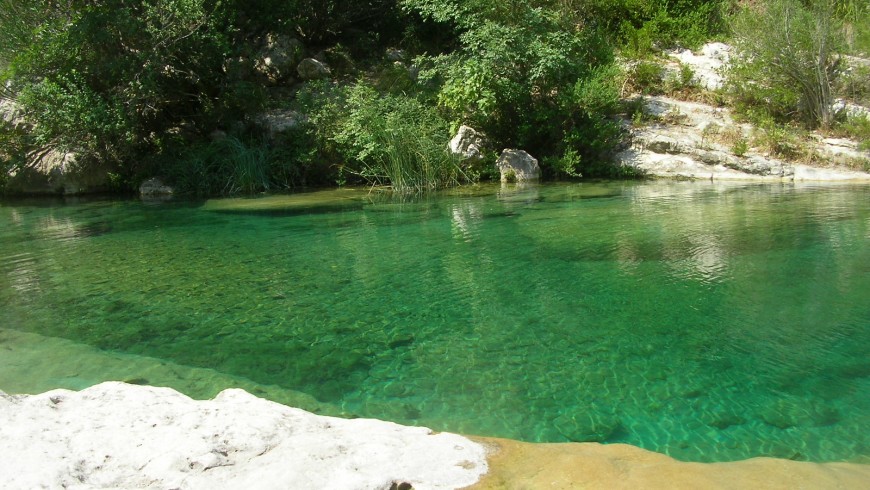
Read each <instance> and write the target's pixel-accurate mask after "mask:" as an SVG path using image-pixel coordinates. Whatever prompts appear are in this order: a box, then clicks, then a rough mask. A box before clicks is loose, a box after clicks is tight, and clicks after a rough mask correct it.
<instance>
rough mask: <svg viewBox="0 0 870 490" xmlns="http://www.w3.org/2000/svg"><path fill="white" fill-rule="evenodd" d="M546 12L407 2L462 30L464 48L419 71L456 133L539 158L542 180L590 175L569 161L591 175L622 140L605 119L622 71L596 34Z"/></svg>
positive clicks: (532, 6)
mask: <svg viewBox="0 0 870 490" xmlns="http://www.w3.org/2000/svg"><path fill="white" fill-rule="evenodd" d="M544 3H545V2H531V3H526V2H518V1H514V2H507V3H503V4H502V3H496V2H486V1H481V0H478V1H475V2H459V1H455V0H433V1H428V0H427V1H422V0H406V1H405V2H404V4H405V5H406V6H407V7H411V8H415V9H417V10H418V11H419V12H420V13H421V14H423V15H424V16H428V18H430V19H432V20H435V21H439V22H444V23H448V24H452V25H454V26H458V29H459V30H460V31H461V34H460V35H459V49H457V50H456V51H454V52H452V53H449V54H444V55H440V56H436V57H432V58H429V59H428V60H425V61H428V66H427V67H426V69H424V70H423V71H422V72H421V78H422V80H423V82H424V83H434V84H436V85H437V86H438V87H439V88H438V90H439V91H438V103H439V105H440V106H441V107H443V108H445V109H446V110H447V111H448V113H449V114H450V116H451V117H452V119H453V122H454V124H457V125H458V124H460V123H465V124H468V125H470V126H472V127H474V128H475V129H478V130H482V131H483V132H485V133H486V134H487V135H488V136H489V137H490V139H491V141H492V142H493V144H494V145H496V146H497V147H500V148H505V147H514V148H517V147H518V148H523V149H525V150H527V151H529V152H530V153H532V154H534V155H537V156H539V157H541V161H542V162H543V163H544V171H545V172H549V173H552V174H559V173H561V174H565V173H568V174H571V173H580V172H581V171H582V173H587V172H586V171H585V170H584V169H582V168H574V169H573V170H570V171H566V170H569V169H568V166H569V165H567V164H565V162H572V165H575V166H580V162H583V166H585V165H586V164H587V162H590V163H591V162H596V161H599V160H601V159H602V158H605V157H606V156H607V155H608V154H610V153H611V152H612V151H613V149H614V148H615V147H616V144H615V143H616V142H617V141H615V140H618V139H619V138H614V135H621V133H620V131H619V128H618V125H617V124H615V122H614V121H612V120H610V119H609V118H608V116H610V115H611V114H613V113H615V112H616V110H617V109H618V103H617V102H618V97H619V87H618V86H617V80H618V70H617V69H616V68H615V67H614V65H613V53H612V51H611V49H610V47H609V46H608V45H607V43H606V41H605V39H604V38H603V37H602V36H601V34H600V32H599V31H598V30H597V29H595V28H593V27H590V26H588V25H584V24H578V23H571V22H570V17H566V16H563V15H561V14H562V13H563V12H564V9H563V10H559V9H554V8H551V7H547V6H538V5H539V4H544ZM571 155H576V157H574V156H571ZM554 156H555V158H554ZM557 162H558V163H557ZM548 164H554V165H556V167H549V166H548Z"/></svg>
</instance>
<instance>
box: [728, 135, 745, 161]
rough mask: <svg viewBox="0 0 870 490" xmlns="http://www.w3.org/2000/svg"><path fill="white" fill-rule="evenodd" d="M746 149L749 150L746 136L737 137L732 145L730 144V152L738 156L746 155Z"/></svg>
mask: <svg viewBox="0 0 870 490" xmlns="http://www.w3.org/2000/svg"><path fill="white" fill-rule="evenodd" d="M747 151H749V142H748V141H746V138H739V139H738V140H737V141H735V142H734V145H732V146H731V153H733V154H734V155H735V156H738V157H742V156H743V155H746V152H747Z"/></svg>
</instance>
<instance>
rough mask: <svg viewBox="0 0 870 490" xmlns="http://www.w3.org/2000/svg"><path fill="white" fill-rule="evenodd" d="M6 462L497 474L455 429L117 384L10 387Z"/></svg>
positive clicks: (77, 474)
mask: <svg viewBox="0 0 870 490" xmlns="http://www.w3.org/2000/svg"><path fill="white" fill-rule="evenodd" d="M0 461H2V464H0V478H2V480H0V481H2V483H0V486H2V487H3V488H5V489H32V488H76V489H86V488H165V489H170V488H171V489H200V488H201V489H217V488H249V489H253V488H257V489H270V488H276V489H277V488H281V489H289V488H335V489H358V488H359V489H389V488H390V487H391V486H392V485H394V484H401V483H403V482H407V483H409V484H411V485H413V487H414V488H415V489H441V488H459V487H464V486H468V485H471V484H473V483H475V482H477V481H478V480H479V479H480V478H481V476H483V475H484V474H485V473H486V472H487V462H486V450H485V448H484V447H483V446H482V445H480V444H478V443H475V442H472V441H471V440H469V439H467V438H465V437H462V436H459V435H456V434H449V433H439V434H435V433H433V432H432V431H430V430H429V429H426V428H423V427H406V426H401V425H398V424H394V423H390V422H383V421H379V420H371V419H354V420H346V419H339V418H334V417H324V416H319V415H315V414H312V413H309V412H306V411H304V410H300V409H296V408H291V407H286V406H284V405H280V404H277V403H273V402H270V401H267V400H263V399H260V398H257V397H255V396H253V395H251V394H249V393H247V392H245V391H243V390H238V389H230V390H226V391H223V392H221V393H220V394H218V395H217V396H216V397H215V398H214V399H213V400H205V401H197V400H193V399H191V398H188V397H187V396H185V395H182V394H181V393H179V392H177V391H175V390H172V389H170V388H155V387H148V386H136V385H128V384H124V383H117V382H108V383H102V384H99V385H96V386H93V387H91V388H88V389H85V390H82V391H78V392H75V391H67V390H54V391H49V392H46V393H42V394H40V395H7V394H5V393H3V392H0Z"/></svg>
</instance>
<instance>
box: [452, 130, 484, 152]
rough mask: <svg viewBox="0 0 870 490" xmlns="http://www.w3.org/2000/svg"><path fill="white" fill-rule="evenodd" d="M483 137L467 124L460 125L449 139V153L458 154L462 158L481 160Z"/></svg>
mask: <svg viewBox="0 0 870 490" xmlns="http://www.w3.org/2000/svg"><path fill="white" fill-rule="evenodd" d="M484 145H485V139H484V137H483V135H482V134H480V133H478V132H477V131H475V130H474V128H471V127H469V126H465V125H462V126H460V127H459V131H457V132H456V136H454V137H453V139H451V140H450V145H449V146H450V153H452V154H454V155H458V156H459V157H460V158H462V159H463V160H482V159H483V148H484Z"/></svg>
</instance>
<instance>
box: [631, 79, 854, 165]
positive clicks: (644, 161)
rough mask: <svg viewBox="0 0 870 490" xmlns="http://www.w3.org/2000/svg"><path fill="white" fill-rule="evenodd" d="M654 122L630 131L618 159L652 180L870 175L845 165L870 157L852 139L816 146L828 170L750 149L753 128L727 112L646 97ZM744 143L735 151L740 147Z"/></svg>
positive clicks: (827, 141)
mask: <svg viewBox="0 0 870 490" xmlns="http://www.w3.org/2000/svg"><path fill="white" fill-rule="evenodd" d="M645 104H646V108H647V111H648V113H649V114H651V115H653V116H655V117H656V121H655V122H653V123H652V124H649V125H647V126H643V127H640V128H633V129H632V145H631V147H630V148H628V149H626V150H624V151H623V152H621V153H620V154H619V157H618V158H619V160H620V161H621V162H622V163H623V164H625V165H630V166H633V167H635V168H637V169H639V170H641V171H642V172H643V173H645V174H646V175H649V176H654V177H669V178H677V179H704V180H757V181H801V180H808V181H856V182H859V181H860V182H870V173H867V172H861V171H857V170H853V169H849V168H846V167H843V166H841V164H844V163H848V162H849V161H850V160H852V161H856V160H860V159H867V160H868V161H870V153H868V152H866V151H861V150H859V149H858V147H857V145H856V144H855V143H854V142H850V141H849V140H838V139H830V138H828V139H824V138H820V139H819V141H818V142H817V144H816V145H815V147H814V150H815V151H816V153H817V154H818V155H821V156H823V157H824V158H825V159H826V160H827V162H828V166H826V167H816V166H809V165H806V164H802V163H794V162H788V161H784V160H781V159H778V158H776V157H773V156H771V155H769V154H766V153H765V152H764V150H763V149H761V148H755V147H753V146H752V145H751V143H750V142H751V140H752V134H753V133H752V131H753V129H752V127H751V126H749V125H747V124H740V123H737V122H735V121H734V120H733V119H732V118H731V114H730V112H729V111H728V110H727V109H724V108H716V107H711V106H708V105H704V104H699V103H695V102H686V101H681V100H676V99H672V98H668V97H663V96H653V97H647V98H645ZM741 142H742V143H743V144H744V145H745V147H744V148H742V149H740V151H736V149H737V146H738V145H739V144H740V143H741Z"/></svg>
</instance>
